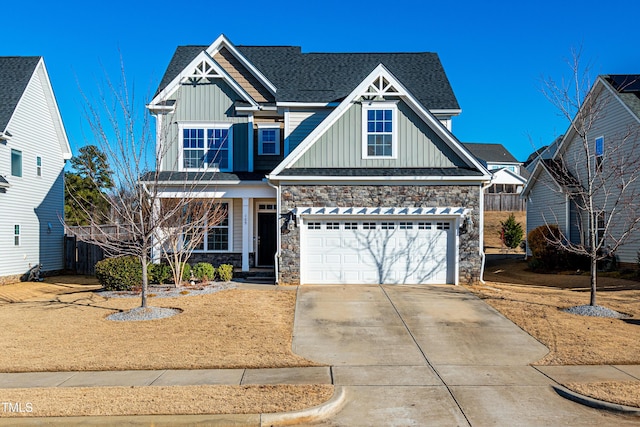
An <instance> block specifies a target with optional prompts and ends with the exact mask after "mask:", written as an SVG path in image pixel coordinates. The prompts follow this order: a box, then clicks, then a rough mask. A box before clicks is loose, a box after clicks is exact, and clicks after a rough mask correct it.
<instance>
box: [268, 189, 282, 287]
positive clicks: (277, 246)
mask: <svg viewBox="0 0 640 427" xmlns="http://www.w3.org/2000/svg"><path fill="white" fill-rule="evenodd" d="M267 185H268V186H269V187H271V188H273V189H275V190H276V253H275V254H274V255H273V258H274V260H273V266H274V270H275V271H274V274H275V276H276V285H277V284H278V277H280V276H279V275H278V267H279V265H280V264H279V261H280V186H279V185H273V184H272V183H271V181H269V178H267Z"/></svg>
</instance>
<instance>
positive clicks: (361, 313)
mask: <svg viewBox="0 0 640 427" xmlns="http://www.w3.org/2000/svg"><path fill="white" fill-rule="evenodd" d="M293 350H294V351H295V352H296V353H298V354H299V355H301V356H304V357H306V358H309V359H311V360H315V361H317V362H321V363H325V364H328V365H331V366H333V369H332V372H333V380H334V383H335V384H336V385H342V386H344V387H345V389H346V393H347V403H346V405H345V406H344V408H343V409H342V410H341V411H340V412H339V413H338V414H336V415H335V416H334V417H332V418H331V419H330V420H327V421H325V422H324V423H323V425H332V426H334V425H335V426H338V425H339V426H360V425H362V426H367V425H385V426H392V425H398V426H408V425H420V426H424V425H437V426H458V425H459V426H468V425H472V426H487V425H496V426H500V425H510V426H516V425H517V426H529V425H530V426H540V425H584V426H589V425H599V426H600V425H611V424H617V425H637V423H638V420H637V419H633V418H626V417H623V416H619V415H613V414H610V413H606V412H602V411H597V410H594V409H590V408H587V407H584V406H581V405H579V404H577V403H573V402H570V401H568V400H565V399H563V398H562V397H560V396H558V395H557V394H556V393H555V392H554V391H553V389H552V388H551V384H552V383H553V381H552V380H551V379H550V378H548V377H547V376H545V375H544V374H542V373H541V372H540V371H538V370H536V369H535V368H533V367H531V366H529V363H532V362H535V361H536V360H538V359H540V358H542V357H543V356H544V355H545V354H546V353H547V348H546V347H545V346H543V345H542V344H540V343H539V342H538V341H536V340H535V339H533V338H532V337H531V336H530V335H528V334H527V333H525V332H523V331H522V330H521V329H520V328H518V327H517V326H516V325H515V324H513V323H512V322H511V321H509V320H507V319H506V318H505V317H504V316H502V315H501V314H500V313H498V312H497V311H496V310H494V309H493V308H491V307H490V306H489V305H487V304H486V303H484V302H483V301H481V300H480V299H478V298H477V297H475V296H474V295H472V294H471V293H469V292H467V291H466V290H465V289H464V288H461V287H455V286H450V285H448V286H447V285H443V286H427V285H420V286H411V285H402V286H397V285H396V286H393V285H384V286H365V285H362V286H353V285H350V286H338V285H336V286H328V285H323V286H301V287H300V288H299V291H298V302H297V307H296V316H295V325H294V337H293Z"/></svg>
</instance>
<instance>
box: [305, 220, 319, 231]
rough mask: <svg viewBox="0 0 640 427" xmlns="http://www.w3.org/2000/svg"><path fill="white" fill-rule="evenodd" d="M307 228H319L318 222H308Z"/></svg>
mask: <svg viewBox="0 0 640 427" xmlns="http://www.w3.org/2000/svg"><path fill="white" fill-rule="evenodd" d="M307 228H308V229H309V230H320V228H321V227H320V223H319V222H310V223H308V224H307Z"/></svg>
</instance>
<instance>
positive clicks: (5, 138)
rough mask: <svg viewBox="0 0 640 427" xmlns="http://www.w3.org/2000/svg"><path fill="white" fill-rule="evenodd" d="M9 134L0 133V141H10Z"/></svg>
mask: <svg viewBox="0 0 640 427" xmlns="http://www.w3.org/2000/svg"><path fill="white" fill-rule="evenodd" d="M11 136H12V135H11V134H10V133H9V132H0V140H2V141H8V140H10V139H11Z"/></svg>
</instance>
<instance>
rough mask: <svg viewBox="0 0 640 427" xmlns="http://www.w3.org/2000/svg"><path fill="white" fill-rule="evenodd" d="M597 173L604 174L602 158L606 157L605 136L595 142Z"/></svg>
mask: <svg viewBox="0 0 640 427" xmlns="http://www.w3.org/2000/svg"><path fill="white" fill-rule="evenodd" d="M594 148H595V154H596V171H598V172H602V158H603V157H604V136H599V137H597V138H596V141H595V147H594Z"/></svg>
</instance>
